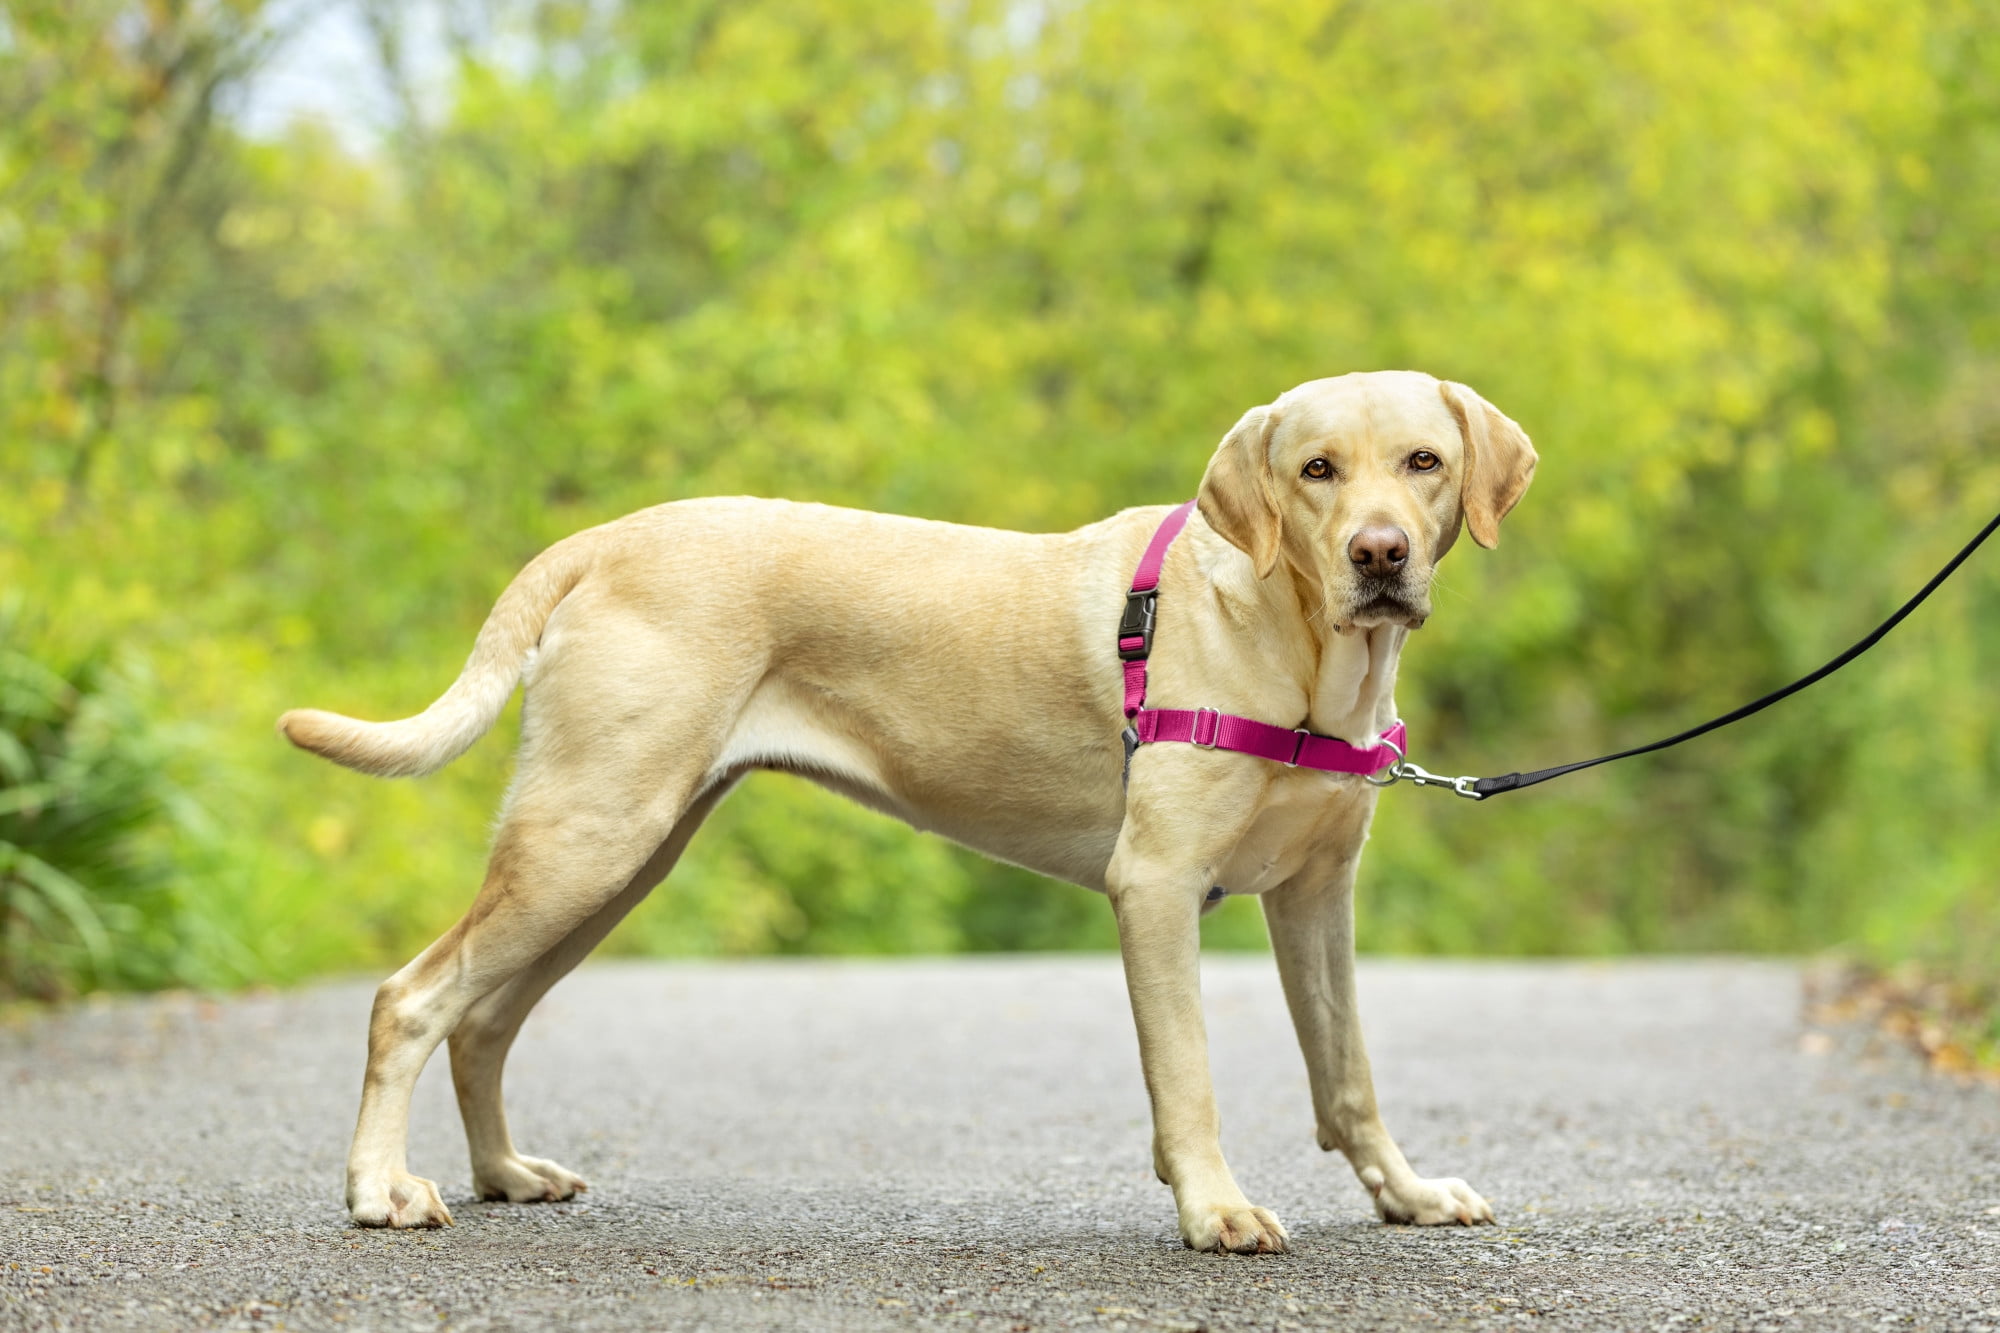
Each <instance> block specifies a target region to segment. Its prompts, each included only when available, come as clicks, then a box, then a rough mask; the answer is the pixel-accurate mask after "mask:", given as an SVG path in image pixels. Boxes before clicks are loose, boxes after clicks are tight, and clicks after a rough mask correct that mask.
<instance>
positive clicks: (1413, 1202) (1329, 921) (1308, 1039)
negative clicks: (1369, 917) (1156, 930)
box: [1263, 856, 1493, 1226]
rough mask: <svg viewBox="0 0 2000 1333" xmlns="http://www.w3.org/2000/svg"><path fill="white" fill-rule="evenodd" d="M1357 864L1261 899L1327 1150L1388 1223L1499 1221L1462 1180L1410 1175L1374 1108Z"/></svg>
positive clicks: (1314, 872)
mask: <svg viewBox="0 0 2000 1333" xmlns="http://www.w3.org/2000/svg"><path fill="white" fill-rule="evenodd" d="M1356 864H1357V860H1356V858H1355V857H1352V856H1350V857H1345V858H1343V859H1341V860H1339V861H1337V862H1335V863H1333V864H1331V865H1323V866H1317V867H1308V869H1307V872H1306V873H1303V874H1301V875H1300V876H1299V877H1298V878H1296V879H1294V880H1293V881H1292V882H1290V883H1288V884H1285V885H1283V886H1282V887H1280V888H1278V889H1274V890H1272V891H1271V892H1269V893H1267V894H1265V895H1263V904H1264V919H1265V921H1266V922H1268V923H1269V925H1270V928H1271V947H1272V949H1273V951H1274V952H1275V953H1276V954H1277V957H1278V975H1279V976H1280V977H1281V978H1282V979H1283V981H1284V985H1285V1001H1286V1003H1287V1004H1288V1005H1289V1006H1290V1008H1291V1011H1292V1023H1293V1025H1294V1026H1295V1027H1296V1028H1297V1029H1298V1035H1299V1046H1300V1047H1301V1048H1302V1049H1303V1050H1304V1052H1305V1057H1306V1073H1307V1078H1308V1081H1309V1082H1310V1083H1311V1085H1312V1098H1313V1113H1314V1115H1315V1117H1316V1118H1317V1120H1318V1122H1319V1146H1320V1147H1322V1148H1324V1149H1326V1150H1327V1151H1328V1152H1332V1151H1334V1150H1336V1149H1338V1150H1339V1151H1340V1152H1341V1153H1343V1154H1344V1155H1345V1156H1346V1158H1347V1160H1348V1164H1349V1165H1351V1166H1352V1167H1353V1168H1354V1174H1355V1175H1357V1176H1359V1177H1360V1178H1361V1183H1362V1184H1363V1185H1365V1186H1367V1188H1368V1192H1369V1193H1370V1194H1372V1195H1374V1196H1375V1209H1376V1211H1377V1212H1378V1213H1380V1214H1381V1216H1382V1218H1383V1220H1384V1221H1388V1222H1413V1223H1416V1224H1418V1225H1420V1226H1432V1225H1436V1224H1439V1223H1453V1222H1457V1223H1462V1224H1465V1225H1468V1226H1469V1225H1471V1224H1473V1223H1475V1222H1491V1221H1492V1220H1493V1209H1492V1208H1491V1207H1490V1206H1489V1205H1488V1204H1487V1202H1486V1200H1484V1199H1482V1198H1480V1197H1479V1195H1478V1194H1477V1193H1475V1192H1474V1191H1473V1189H1472V1187H1471V1186H1470V1185H1467V1184H1466V1183H1465V1182H1464V1181H1462V1180H1459V1179H1457V1178H1456V1177H1447V1178H1443V1179H1438V1180H1426V1179H1424V1178H1422V1177H1420V1176H1419V1175H1417V1173H1416V1172H1415V1171H1412V1170H1411V1169H1410V1164H1409V1162H1408V1161H1406V1160H1405V1159H1404V1157H1403V1150H1402V1149H1401V1148H1398V1147H1397V1146H1396V1141H1395V1140H1394V1139H1392V1138H1390V1137H1389V1131H1388V1128H1387V1127H1386V1126H1384V1125H1383V1123H1382V1116H1381V1114H1380V1113H1379V1112H1378V1111H1377V1110H1376V1107H1375V1080H1374V1077H1373V1076H1372V1075H1371V1074H1370V1072H1369V1068H1368V1051H1367V1049H1366V1047H1365V1046H1363V1044H1362V1040H1361V1009H1360V1005H1359V1003H1358V1002H1357V999H1356V996H1355V989H1354V871H1355V867H1356Z"/></svg>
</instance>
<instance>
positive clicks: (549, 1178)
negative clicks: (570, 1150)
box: [472, 1156, 590, 1203]
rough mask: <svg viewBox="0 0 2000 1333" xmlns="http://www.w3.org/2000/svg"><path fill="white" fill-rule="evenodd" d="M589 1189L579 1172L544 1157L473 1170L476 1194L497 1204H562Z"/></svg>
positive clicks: (509, 1159)
mask: <svg viewBox="0 0 2000 1333" xmlns="http://www.w3.org/2000/svg"><path fill="white" fill-rule="evenodd" d="M589 1188H590V1186H588V1185H586V1184H584V1183H583V1178H582V1177H581V1176H579V1175H577V1174H576V1173H575V1172H573V1171H570V1170H568V1169H567V1168H565V1167H561V1166H558V1165H556V1163H554V1162H550V1161H545V1160H544V1159H542V1158H540V1157H520V1156H514V1157H502V1158H497V1159H495V1160H494V1161H491V1162H486V1163H483V1164H481V1165H479V1166H476V1167H474V1168H473V1169H472V1192H473V1193H474V1194H477V1195H478V1196H479V1197H480V1198H482V1199H485V1200H488V1201H489V1202H494V1203H502V1202H504V1203H561V1202H562V1201H563V1200H564V1199H573V1198H575V1197H576V1196H577V1195H579V1194H581V1193H583V1192H584V1191H585V1190H587V1189H589Z"/></svg>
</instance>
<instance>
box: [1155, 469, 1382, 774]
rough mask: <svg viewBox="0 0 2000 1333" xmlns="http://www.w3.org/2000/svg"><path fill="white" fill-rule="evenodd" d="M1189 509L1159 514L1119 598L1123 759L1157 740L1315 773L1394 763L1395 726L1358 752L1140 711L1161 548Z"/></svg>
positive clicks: (1268, 731) (1191, 716)
mask: <svg viewBox="0 0 2000 1333" xmlns="http://www.w3.org/2000/svg"><path fill="white" fill-rule="evenodd" d="M1192 512H1194V501H1192V500H1189V501H1188V502H1187V503H1186V504H1183V505H1180V506H1179V507H1177V508H1176V509H1174V511H1173V512H1172V513H1170V514H1168V515H1167V516H1166V518H1165V519H1163V520H1162V521H1161V523H1160V526H1159V528H1158V529H1157V530H1155V531H1154V533H1153V539H1152V540H1151V541H1150V542H1148V543H1147V544H1146V553H1145V554H1144V555H1143V556H1141V557H1140V558H1139V568H1138V569H1137V571H1135V572H1134V573H1133V575H1132V590H1131V591H1130V592H1128V593H1126V594H1125V614H1124V615H1123V616H1122V617H1120V618H1119V621H1118V656H1119V657H1120V658H1121V659H1122V660H1123V661H1124V663H1125V718H1126V720H1127V721H1128V722H1129V723H1131V725H1130V726H1128V727H1127V728H1126V729H1125V758H1126V765H1127V768H1128V770H1129V768H1130V765H1131V758H1132V751H1133V750H1135V749H1136V748H1138V747H1139V746H1141V745H1151V744H1155V743H1158V742H1161V741H1184V742H1186V743H1188V744H1190V745H1195V746H1198V747H1200V748H1201V749H1204V750H1230V751H1233V752H1235V753H1237V754H1248V755H1255V756H1256V757H1257V758H1259V759H1268V760H1270V761H1271V762H1272V763H1277V764H1283V765H1285V766H1286V767H1287V768H1312V769H1317V770H1319V771H1320V772H1322V773H1358V774H1362V775H1364V776H1367V775H1372V774H1375V773H1379V772H1381V771H1382V770H1383V769H1385V768H1390V767H1392V766H1394V765H1395V764H1396V763H1397V762H1398V761H1399V760H1401V759H1402V757H1403V755H1404V754H1405V753H1406V752H1407V750H1408V749H1409V743H1408V740H1407V737H1406V733H1405V732H1404V730H1403V724H1402V723H1401V722H1398V723H1396V724H1395V725H1394V726H1392V727H1390V728H1389V729H1388V730H1387V731H1386V732H1384V733H1382V739H1381V741H1380V742H1379V743H1378V744H1375V745H1372V746H1368V747H1366V748H1363V747H1362V746H1358V745H1350V744H1348V743H1347V742H1346V741H1344V740H1341V739H1339V738H1338V737H1335V736H1319V735H1315V734H1314V733H1312V732H1310V731H1307V730H1306V729H1305V728H1304V727H1289V728H1288V727H1275V726H1272V725H1271V724H1270V723H1268V722H1259V721H1257V720H1256V719H1254V718H1248V717H1237V716H1236V715H1235V714H1233V713H1224V712H1222V711H1220V710H1219V709H1214V708H1194V709H1188V708H1147V707H1146V706H1145V705H1146V659H1147V657H1148V656H1150V655H1151V653H1152V651H1153V624H1154V621H1155V619H1156V618H1157V612H1158V607H1159V597H1160V592H1159V589H1160V566H1161V565H1162V564H1163V563H1164V562H1165V560H1166V557H1167V548H1168V547H1169V546H1171V545H1173V542H1174V538H1175V537H1178V536H1179V535H1180V531H1181V529H1182V528H1184V527H1186V526H1187V521H1188V515H1189V514H1191V513H1192Z"/></svg>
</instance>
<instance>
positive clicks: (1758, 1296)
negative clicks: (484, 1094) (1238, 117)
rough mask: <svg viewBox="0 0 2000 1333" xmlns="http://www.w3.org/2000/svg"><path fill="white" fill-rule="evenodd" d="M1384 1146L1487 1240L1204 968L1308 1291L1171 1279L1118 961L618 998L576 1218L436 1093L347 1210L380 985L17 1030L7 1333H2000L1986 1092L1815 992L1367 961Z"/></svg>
mask: <svg viewBox="0 0 2000 1333" xmlns="http://www.w3.org/2000/svg"><path fill="white" fill-rule="evenodd" d="M1361 984H1362V1001H1363V1006H1364V1011H1365V1014H1366V1020H1367V1028H1368V1033H1369V1037H1370V1043H1371V1046H1372V1048H1373V1053H1374V1056H1375V1069H1376V1081H1377V1085H1378V1088H1379V1089H1380V1092H1381V1096H1382V1102H1383V1110H1384V1114H1385V1115H1386V1117H1387V1118H1388V1120H1389V1124H1390V1127H1391V1129H1392V1130H1394V1131H1395V1132H1396V1133H1397V1135H1398V1137H1399V1138H1400V1139H1401V1141H1402V1143H1403V1146H1404V1148H1405V1149H1406V1151H1407V1152H1408V1153H1409V1155H1410V1157H1411V1159H1412V1160H1413V1162H1414V1163H1415V1165H1416V1166H1417V1169H1418V1170H1419V1171H1421V1172H1424V1173H1426V1174H1431V1175H1463V1176H1465V1177H1466V1178H1467V1179H1469V1180H1470V1181H1471V1182H1472V1183H1473V1185H1474V1186H1475V1187H1477V1188H1479V1189H1480V1190H1482V1191H1484V1192H1485V1194H1486V1195H1487V1197H1488V1198H1490V1199H1491V1200H1492V1201H1493V1203H1494V1206H1495V1208H1496V1210H1497V1212H1498V1214H1499V1218H1500V1225H1498V1226H1496V1227H1485V1228H1480V1229H1477V1230H1470V1231H1468V1230H1462V1229H1456V1228H1454V1229H1449V1230H1445V1229H1438V1230H1419V1229H1414V1228H1402V1227H1385V1226H1382V1225H1379V1224H1378V1223H1376V1222H1375V1220H1374V1217H1373V1214H1372V1212H1371V1210H1370V1208H1369V1206H1368V1203H1367V1200H1366V1197H1365V1196H1364V1194H1363V1193H1362V1191H1361V1190H1360V1188H1359V1187H1358V1186H1357V1185H1355V1184H1354V1182H1353V1179H1352V1177H1351V1175H1350V1174H1349V1172H1348V1171H1347V1170H1346V1168H1345V1166H1344V1164H1343V1163H1342V1162H1341V1161H1340V1160H1339V1159H1338V1158H1336V1157H1329V1156H1326V1155H1324V1154H1322V1153H1320V1152H1319V1151H1318V1149H1317V1148H1316V1147H1314V1146H1313V1143H1312V1133H1311V1128H1312V1126H1311V1114H1310V1110H1309V1107H1308V1104H1307V1098H1306V1091H1305V1079H1304V1072H1303V1066H1302V1064H1301V1062H1300V1059H1299V1055H1298V1051H1297V1049H1296V1047H1295V1046H1294V1045H1293V1040H1292V1036H1291V1032H1290V1028H1289V1025H1288V1022H1287V1019H1286V1016H1285V1012H1284V1005H1283V1003H1282V1001H1281V999H1280V996H1279V992H1278V988H1277V982H1276V979H1275V976H1274V973H1273V970H1272V966H1271V963H1270V961H1269V960H1268V959H1266V958H1255V957H1224V958H1219V959H1216V958H1212V959H1210V960H1209V961H1208V963H1207V964H1206V983H1205V991H1206V996H1207V1003H1208V1010H1209V1016H1210V1030H1211V1044H1212V1046H1213V1056H1214V1063H1215V1071H1216V1078H1217V1085H1218V1089H1219V1095H1220V1098H1221V1102H1222V1108H1223V1116H1224V1142H1225V1147H1226V1148H1227V1150H1228V1152H1229V1155H1230V1159H1231V1162H1232V1163H1233V1165H1234V1166H1235V1168H1236V1173H1237V1176H1238V1178H1239V1179H1240V1180H1241V1181H1242V1182H1243V1185H1244V1187H1245V1189H1246V1190H1247V1191H1248V1192H1249V1194H1250V1195H1251V1197H1252V1198H1253V1199H1254V1200H1256V1201H1257V1202H1259V1203H1262V1204H1265V1205H1267V1206H1269V1207H1271V1208H1273V1209H1275V1210H1276V1211H1277V1213H1278V1214H1279V1216H1280V1217H1281V1218H1283V1219H1284V1221H1285V1223H1286V1225H1287V1226H1288V1227H1289V1229H1290V1232H1291V1235H1292V1238H1293V1243H1294V1253H1292V1254H1290V1255H1285V1256H1266V1257H1236V1256H1215V1255H1199V1254H1193V1253H1190V1252H1188V1251H1187V1250H1185V1249H1183V1248H1182V1247H1181V1245H1180V1243H1179V1240H1178V1239H1177V1237H1176V1234H1175V1231H1174V1226H1173V1210H1172V1207H1171V1201H1170V1198H1169V1196H1168V1194H1167V1192H1166V1190H1165V1189H1164V1188H1163V1187H1161V1186H1160V1185H1158V1184H1157V1183H1155V1182H1154V1181H1153V1179H1152V1176H1151V1172H1150V1169H1149V1159H1148V1129H1147V1122H1146V1106H1145V1099H1144V1093H1143V1090H1142V1088H1141V1085H1140V1081H1139V1071H1138V1060H1137V1055H1136V1050H1135V1044H1134V1041H1133V1036H1132V1030H1131V1029H1132V1024H1131V1017H1130V1013H1129V1011H1128V1010H1127V1008H1126V1004H1125V999H1124V995H1123V991H1122V988H1121V985H1120V980H1119V974H1118V967H1117V961H1116V960H1115V959H1111V958H1098V957H1085V958H1073V959H1072V958H1063V959H1051V958H1031V959H973V960H949V961H915V962H853V963H849V962H798V963H785V962H771V963H730V964H700V963H688V964H653V963H643V964H642V963H612V964H603V965H597V966H592V967H587V968H585V969H584V970H583V971H581V972H580V973H578V974H577V976H575V977H574V978H572V979H571V980H569V981H568V982H566V983H564V985H563V986H561V987H560V988H558V989H557V990H556V991H555V993H554V994H552V995H551V996H550V997H549V999H548V1000H547V1001H545V1002H544V1004H543V1006H542V1008H541V1009H540V1010H539V1011H538V1012H537V1014H536V1015H535V1017H534V1018H533V1019H532V1020H531V1021H530V1023H529V1026H528V1028H527V1030H526V1031H525V1032H524V1034H523V1036H522V1038H521V1043H520V1046H519V1047H518V1048H517V1051H516V1054H515V1057H514V1061H513V1063H512V1065H511V1067H510V1069H509V1088H510V1091H511V1096H510V1104H511V1109H512V1114H513V1121H514V1128H515V1137H516V1139H517V1141H518V1142H519V1143H520V1145H521V1148H522V1150H523V1151H525V1152H529V1153H534V1154H537V1155H541V1156H546V1157H553V1158H555V1159H556V1160H558V1161H561V1162H563V1163H564V1164H566V1165H568V1166H570V1167H572V1168H575V1169H576V1170H578V1171H580V1172H581V1173H582V1174H583V1175H584V1176H585V1177H586V1178H587V1179H589V1180H590V1181H591V1182H592V1189H591V1192H590V1193H589V1194H588V1195H586V1196H583V1197H582V1198H581V1199H579V1200H578V1201H577V1202H575V1203H572V1204H558V1205H537V1206H527V1207H523V1206H507V1205H494V1204H481V1203H477V1202H474V1201H473V1200H472V1199H471V1198H470V1194H469V1188H468V1179H467V1168H466V1163H465V1156H464V1143H463V1139H462V1137H461V1135H460V1133H459V1130H458V1126H457V1115H456V1111H455V1110H454V1108H453V1107H452V1104H451V1096H450V1086H449V1079H448V1077H447V1076H446V1072H445V1069H444V1060H443V1056H442V1054H440V1056H439V1058H438V1059H437V1061H435V1062H434V1065H433V1068H432V1069H431V1070H430V1071H428V1072H427V1073H426V1074H425V1077H424V1082H423V1084H422V1086H421V1087H420V1088H419V1089H418V1094H417V1099H416V1110H415V1129H414V1135H413V1140H412V1145H411V1165H412V1168H413V1169H414V1170H416V1171H417V1172H418V1173H420V1174H424V1175H429V1176H432V1177H434V1178H436V1179H437V1180H438V1181H439V1182H440V1184H441V1185H442V1186H443V1188H444V1194H445V1198H446V1201H447V1202H448V1203H449V1204H450V1206H451V1208H452V1210H453V1212H454V1213H455V1214H456V1215H457V1218H458V1225H457V1227H455V1228H453V1229H451V1230H446V1231H439V1232H422V1233H408V1232H404V1233H386V1232H367V1231H359V1230H355V1229H353V1228H350V1227H349V1226H347V1224H346V1219H345V1215H344V1214H343V1212H342V1210H341V1207H340V1177H341V1158H342V1154H343V1152H344V1150H345V1146H346V1139H347V1134H348V1131H349V1129H350V1128H351V1125H352V1116H353V1112H354V1104H355V1097H356V1093H357V1090H358V1083H359V1076H360V1065H361V1056H362V1043H363V1029H364V1024H365V1019H366V1015H367V1010H368V1004H369V997H370V995H371V992H372V986H371V985H369V984H366V983H337V984H328V985H321V986H315V987H311V988H309V989H305V990H302V991H298V992H295V993H286V994H275V995H270V994H266V995H252V996H247V997H242V998H237V999H230V1000H224V1001H220V1002H214V1001H208V1000H202V999H196V998H193V997H186V996H180V997H159V998H152V999H139V1000H118V1001H110V1002H105V1003H95V1004H86V1005H82V1006H78V1007H76V1008H72V1009H69V1010H66V1011H63V1012H60V1013H56V1014H47V1015H38V1016H33V1017H30V1018H27V1019H24V1020H21V1021H19V1022H17V1023H15V1024H14V1025H13V1026H11V1027H0V1328H8V1329H16V1328H19V1329H55V1328H75V1329H91V1330H96V1329H122V1328H158V1329H167V1328H186V1327H198V1326H208V1327H225V1328H246V1329H247V1328H258V1329H267V1328H279V1327H282V1328H288V1329H330V1328H383V1329H418V1328H421V1329H438V1328H466V1329H473V1328H479V1329H484V1328H496V1329H497V1328H557V1327H560V1328H579V1329H596V1328H603V1329H611V1328H674V1329H760V1328H783V1329H792V1328H797V1329H822V1328H825V1329H876V1328H882V1329H903V1328H943V1329H981V1330H988V1329H992V1330H998V1329H1007V1330H1028V1329H1039V1328H1062V1327H1088V1328H1103V1329H1120V1328H1124V1329H1134V1330H1139V1329H1161V1328H1178V1329H1197V1328H1205V1329H1211V1330H1225V1329H1229V1330H1233V1329H1287V1328H1357V1329H1358V1328H1370V1329H1379V1328H1399V1327H1404V1326H1412V1327H1419V1326H1420V1327H1429V1326H1433V1325H1442V1326H1448V1327H1472V1328H1515V1327H1520V1326H1522V1325H1524V1324H1525V1323H1528V1322H1536V1323H1539V1324H1541V1325H1544V1326H1548V1327H1557V1328H1579V1329H1582V1328H1590V1329H1597V1328H1603V1329H1628V1328H1672V1329H1690V1328H1708V1329H1714V1328H1731V1329H1734V1328H1744V1329H1749V1328H1755V1329H1823V1328H1857V1329H1877V1328H1896V1329H1904V1328H1939V1329H1944V1328H1950V1329H1976V1328H1988V1329H2000V1092H1996V1090H1995V1089H1994V1088H1993V1087H1991V1086H1966V1085H1961V1084H1956V1083H1953V1082H1950V1081H1948V1080H1944V1079H1940V1078H1937V1077H1933V1076H1930V1075H1927V1074H1925V1073H1924V1072H1923V1071H1921V1070H1920V1069H1919V1068H1917V1067H1916V1065H1915V1064H1914V1062H1912V1061H1911V1060H1910V1059H1908V1058H1907V1057H1906V1056H1905V1055H1904V1054H1903V1053H1901V1052H1900V1051H1897V1050H1894V1049H1890V1048H1887V1047H1885V1046H1882V1045H1880V1044H1879V1043H1877V1042H1875V1041H1874V1040H1873V1039H1871V1038H1869V1037H1868V1036H1867V1035H1866V1034H1864V1033H1856V1032H1845V1033H1836V1034H1833V1040H1832V1041H1831V1042H1830V1043H1829V1042H1826V1041H1824V1040H1821V1039H1818V1038H1812V1039H1807V1040H1803V1041H1802V1037H1805V1035H1806V1033H1805V1029H1804V1028H1803V1027H1802V1024H1801V1019H1800V983H1799V976H1798V973H1797V970H1796V969H1794V968H1791V967H1788V966H1784V965H1779V964H1771V963H1756V962H1738V961H1692V962H1679V961H1675V962H1641V963H1617V964H1610V965H1594V964H1543V963H1532V964H1516V963H1494V964H1483V963H1446V962H1389V961H1377V962H1370V963H1366V964H1364V969H1363V972H1362V983H1361Z"/></svg>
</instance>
